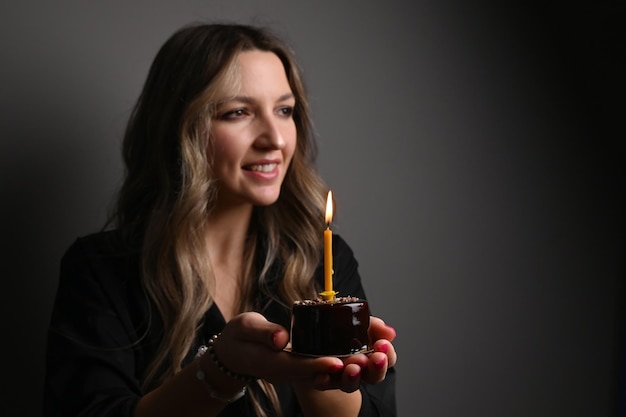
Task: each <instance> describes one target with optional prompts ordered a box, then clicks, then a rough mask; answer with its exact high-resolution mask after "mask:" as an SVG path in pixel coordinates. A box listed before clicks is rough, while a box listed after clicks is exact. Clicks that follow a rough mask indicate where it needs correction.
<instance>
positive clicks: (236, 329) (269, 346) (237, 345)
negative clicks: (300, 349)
mask: <svg viewBox="0 0 626 417" xmlns="http://www.w3.org/2000/svg"><path fill="white" fill-rule="evenodd" d="M288 343H289V332H288V331H287V330H286V329H285V328H284V327H282V326H280V325H278V324H276V323H272V322H269V321H267V319H265V317H263V316H262V315H261V314H258V313H243V314H239V315H238V316H235V317H234V318H233V319H232V320H231V321H229V322H228V324H227V325H226V327H225V328H224V330H223V331H222V334H221V335H220V336H219V337H218V338H217V340H216V341H215V354H216V355H217V357H218V358H219V360H220V362H222V364H223V365H224V366H225V367H226V368H228V369H229V370H230V371H232V372H235V373H238V374H242V375H249V376H254V377H255V378H262V379H265V380H266V381H269V382H272V383H279V382H287V381H290V382H297V381H299V380H316V379H319V378H321V377H322V378H323V377H324V376H328V375H330V374H337V373H338V372H340V371H341V370H343V368H344V363H343V362H342V361H341V360H340V359H338V358H334V357H322V358H308V357H303V356H298V355H293V354H291V353H287V352H284V351H283V349H284V348H285V346H287V344H288Z"/></svg>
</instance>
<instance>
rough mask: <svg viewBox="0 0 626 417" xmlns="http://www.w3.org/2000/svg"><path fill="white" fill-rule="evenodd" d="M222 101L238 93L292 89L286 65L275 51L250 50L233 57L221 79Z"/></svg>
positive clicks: (252, 93) (280, 92)
mask: <svg viewBox="0 0 626 417" xmlns="http://www.w3.org/2000/svg"><path fill="white" fill-rule="evenodd" d="M220 84H221V87H222V88H220V90H221V94H219V95H220V96H221V97H222V100H228V99H229V98H232V97H236V96H239V95H242V94H243V95H268V94H269V95H271V94H280V95H283V94H285V93H288V92H291V86H290V84H289V81H288V79H287V74H286V71H285V66H284V65H283V63H282V61H281V60H280V58H279V57H278V56H277V55H276V54H275V53H273V52H268V51H260V50H250V51H243V52H241V53H239V54H238V55H237V56H235V57H234V59H233V61H232V62H231V63H230V65H229V67H228V68H227V70H226V71H225V74H224V77H222V80H221V83H220Z"/></svg>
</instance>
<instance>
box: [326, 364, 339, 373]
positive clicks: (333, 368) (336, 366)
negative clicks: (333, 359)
mask: <svg viewBox="0 0 626 417" xmlns="http://www.w3.org/2000/svg"><path fill="white" fill-rule="evenodd" d="M342 369H343V364H337V363H336V364H334V365H332V366H331V367H330V368H329V370H328V372H330V373H331V374H334V373H337V372H339V371H341V370H342Z"/></svg>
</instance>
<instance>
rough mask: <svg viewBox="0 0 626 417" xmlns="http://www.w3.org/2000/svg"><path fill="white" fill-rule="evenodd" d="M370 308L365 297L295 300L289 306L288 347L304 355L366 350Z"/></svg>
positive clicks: (336, 353) (351, 352)
mask: <svg viewBox="0 0 626 417" xmlns="http://www.w3.org/2000/svg"><path fill="white" fill-rule="evenodd" d="M369 323H370V311H369V306H368V304H367V301H366V300H362V299H359V298H356V297H338V298H335V299H333V300H323V299H317V300H304V301H296V302H295V303H294V305H293V307H292V318H291V349H292V351H293V352H295V353H301V354H307V355H331V356H332V355H349V354H353V353H358V352H361V351H364V350H367V349H368V344H369V338H368V328H369Z"/></svg>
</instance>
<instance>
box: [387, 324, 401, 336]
mask: <svg viewBox="0 0 626 417" xmlns="http://www.w3.org/2000/svg"><path fill="white" fill-rule="evenodd" d="M385 327H387V328H388V329H389V330H391V331H392V332H393V337H396V335H397V334H398V333H397V332H396V329H394V328H393V327H391V326H389V325H387V324H385Z"/></svg>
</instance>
